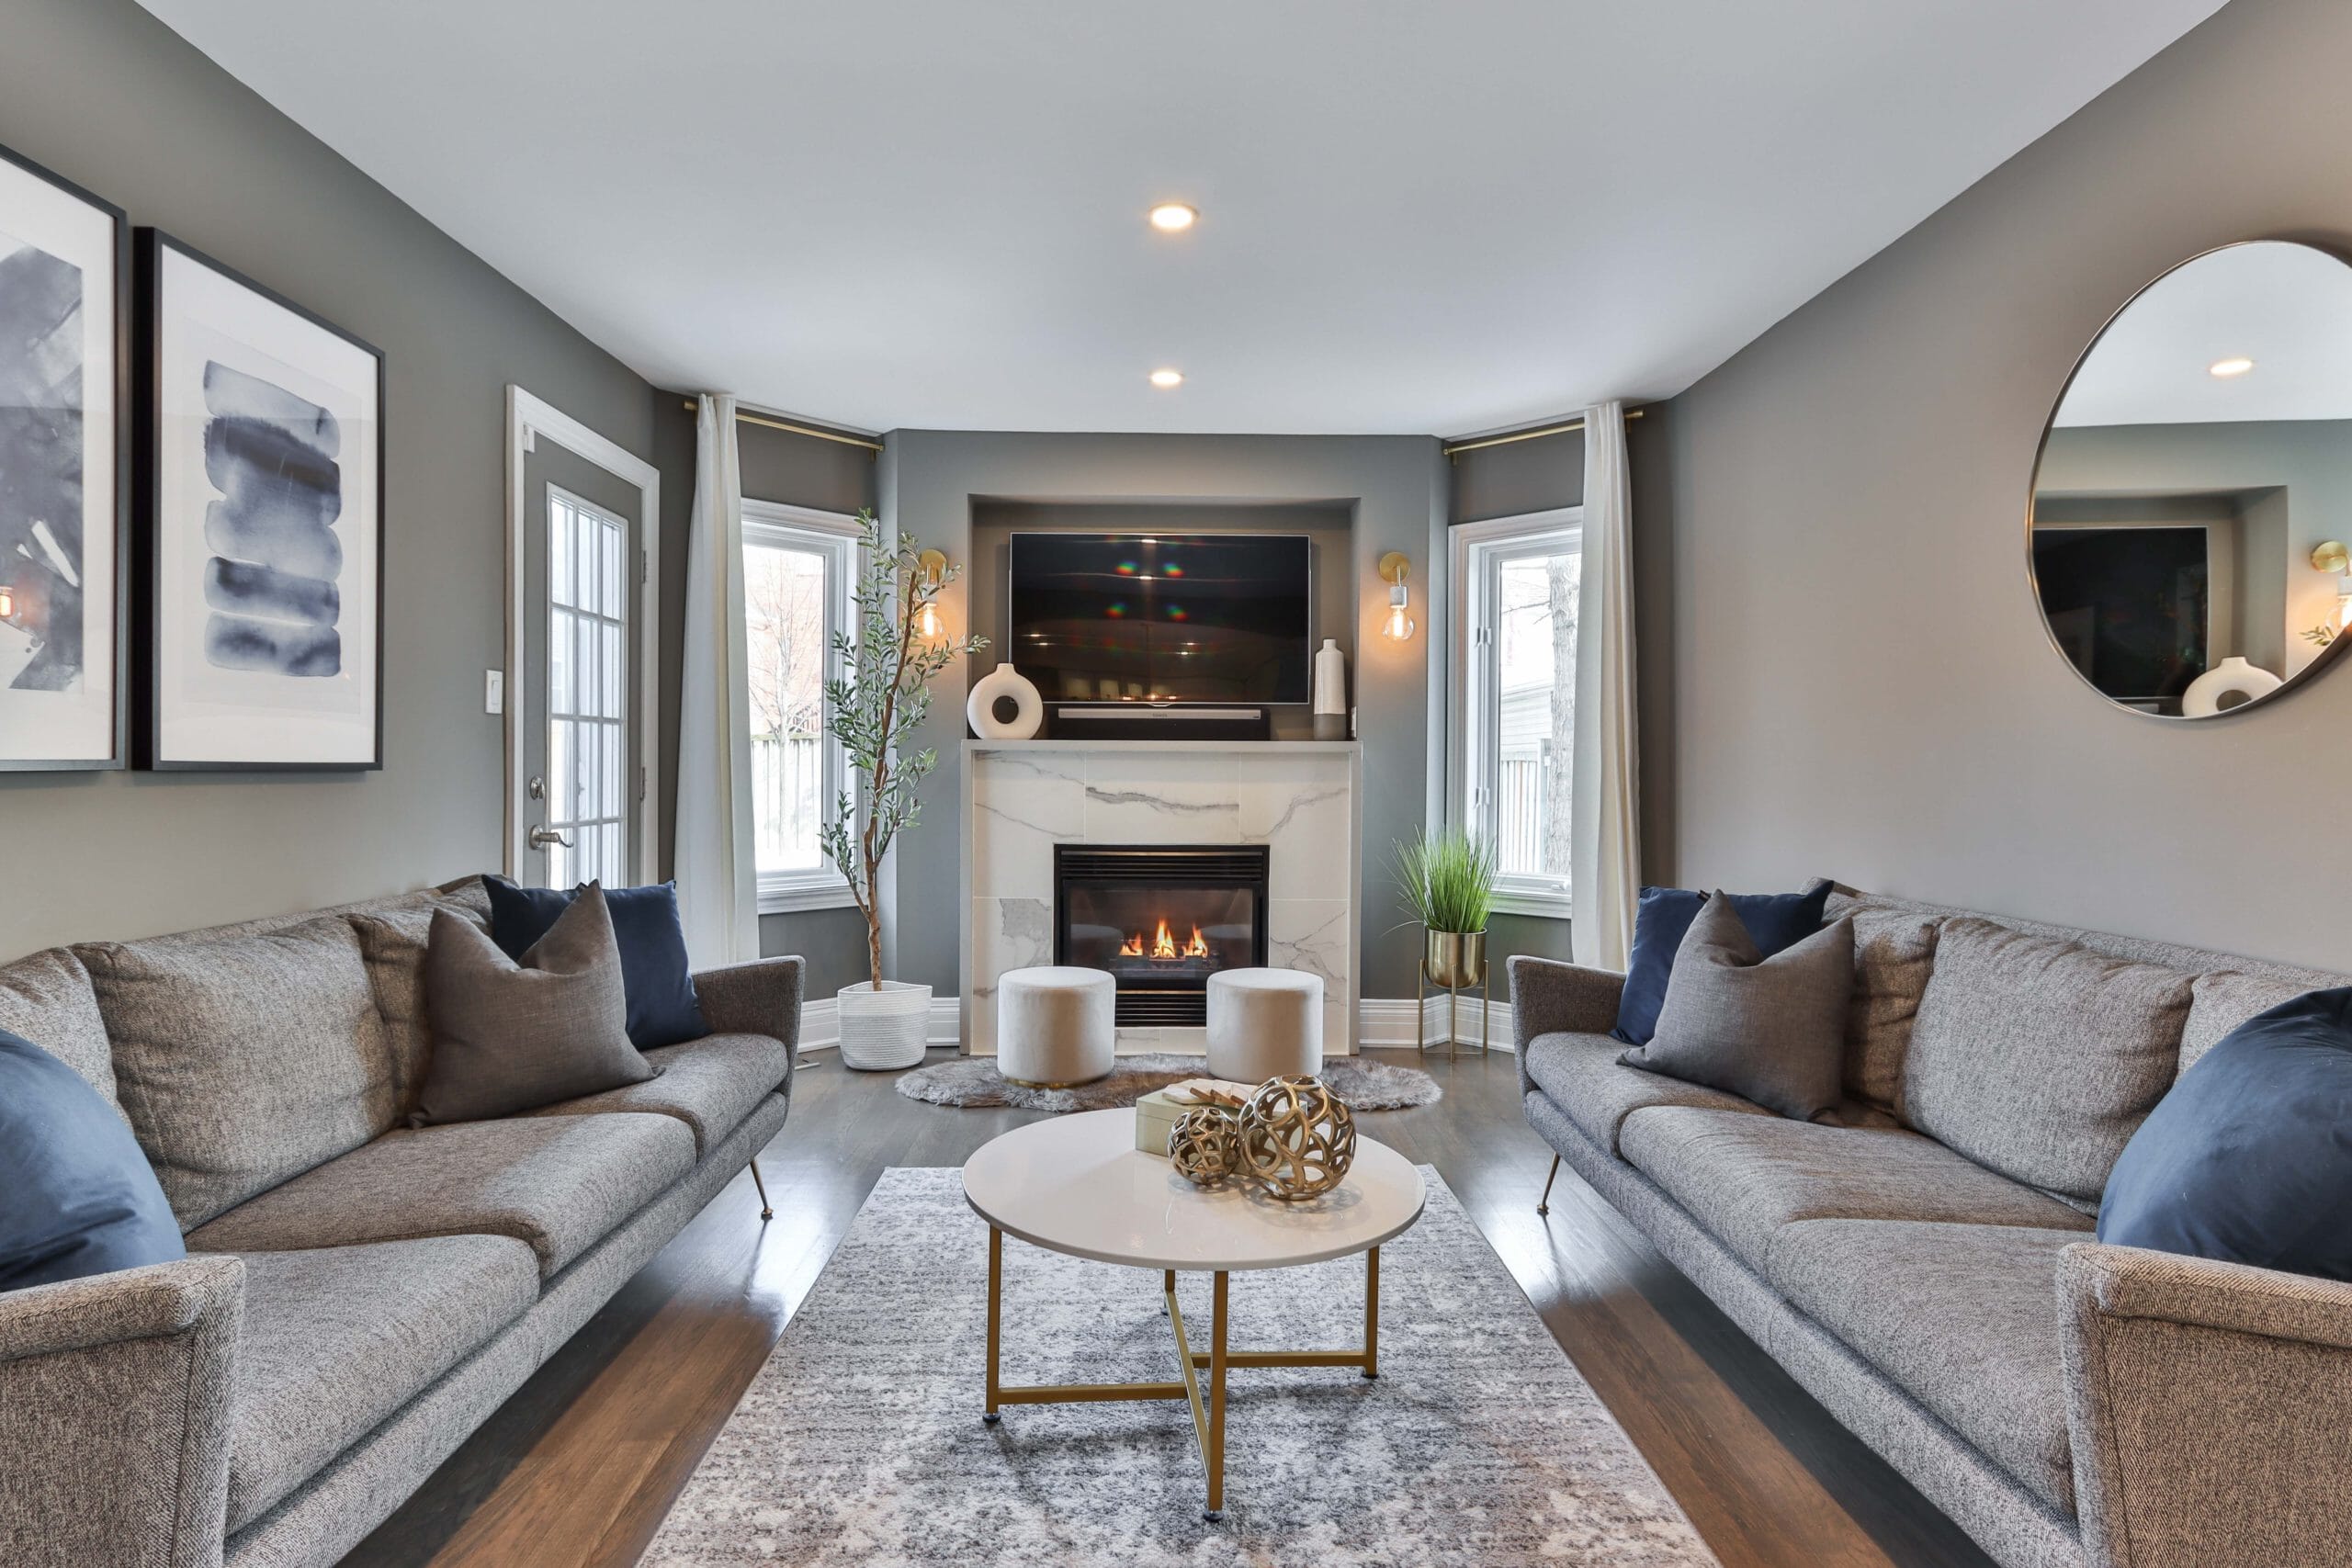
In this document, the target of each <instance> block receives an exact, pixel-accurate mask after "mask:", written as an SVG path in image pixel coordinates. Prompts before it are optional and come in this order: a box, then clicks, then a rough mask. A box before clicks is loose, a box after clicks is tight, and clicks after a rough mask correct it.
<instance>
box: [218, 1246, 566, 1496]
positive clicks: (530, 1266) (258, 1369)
mask: <svg viewBox="0 0 2352 1568" xmlns="http://www.w3.org/2000/svg"><path fill="white" fill-rule="evenodd" d="M242 1256H243V1262H244V1265H245V1312H244V1322H243V1326H242V1327H241V1328H240V1329H239V1330H238V1334H237V1376H236V1379H235V1386H234V1389H233V1391H232V1394H231V1407H230V1435H229V1529H230V1531H231V1532H232V1533H234V1532H235V1531H237V1530H240V1529H243V1528H244V1527H245V1526H247V1525H249V1524H251V1523H252V1522H253V1521H254V1519H256V1518H259V1517H261V1516H262V1515H263V1514H265V1513H266V1512H267V1511H268V1510H269V1509H270V1508H271V1507H272V1506H274V1505H276V1504H277V1502H278V1501H279V1500H280V1499H282V1498H283V1497H285V1496H286V1495H287V1494H288V1493H289V1492H291V1491H293V1490H294V1489H295V1488H296V1487H297V1486H299V1485H300V1484H301V1483H303V1482H304V1481H306V1480H308V1479H309V1478H310V1477H311V1476H312V1475H313V1474H315V1473H317V1472H318V1471H319V1469H320V1468H321V1467H322V1466H323V1465H324V1464H326V1463H327V1461H330V1460H332V1459H334V1457H335V1455H337V1454H339V1453H341V1452H342V1451H343V1450H345V1449H347V1448H349V1447H350V1446H351V1445H352V1444H353V1443H354V1442H356V1441H357V1440H358V1439H359V1438H362V1437H364V1436H366V1435H367V1434H368V1432H370V1431H373V1430H374V1429H375V1428H376V1427H377V1426H378V1425H379V1423H381V1422H382V1421H383V1420H384V1419H385V1417H387V1416H390V1415H391V1414H392V1413H393V1412H394V1411H396V1410H398V1409H400V1407H401V1405H403V1404H407V1403H408V1402H409V1401H410V1400H411V1399H413V1398H414V1397H415V1396H416V1395H417V1394H418V1393H422V1392H423V1391H424V1389H425V1388H426V1387H427V1386H428V1385H429V1384H431V1383H432V1382H434V1380H435V1379H436V1378H438V1377H440V1376H441V1374H442V1373H444V1372H446V1371H448V1370H449V1369H450V1368H452V1367H454V1366H456V1365H457V1364H458V1362H459V1361H461V1360H463V1359H466V1357H467V1356H469V1354H471V1353H472V1352H473V1351H474V1350H476V1349H477V1348H480V1347H481V1346H482V1345H484V1344H486V1343H488V1342H489V1340H490V1338H491V1337H492V1335H494V1334H496V1333H497V1332H498V1331H499V1330H500V1329H502V1328H503V1327H505V1326H506V1325H508V1324H510V1323H513V1322H514V1321H515V1319H516V1318H518V1317H520V1316H522V1315H523V1314H524V1313H525V1312H526V1311H527V1310H528V1309H529V1308H530V1306H531V1305H532V1303H535V1302H537V1300H538V1299H539V1269H538V1259H537V1258H536V1257H535V1256H534V1255H533V1254H532V1251H531V1249H530V1248H529V1247H526V1246H525V1245H524V1244H523V1243H521V1242H519V1241H516V1240H514V1239H512V1238H511V1237H507V1236H496V1235H452V1236H439V1237H435V1238H434V1239H432V1240H429V1241H392V1242H381V1243H378V1244H375V1245H372V1246H366V1247H322V1248H319V1249H317V1250H314V1251H296V1252H249V1253H245V1254H243V1255H242Z"/></svg>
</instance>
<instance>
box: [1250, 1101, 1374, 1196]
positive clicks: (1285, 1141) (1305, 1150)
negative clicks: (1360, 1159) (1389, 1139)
mask: <svg viewBox="0 0 2352 1568" xmlns="http://www.w3.org/2000/svg"><path fill="white" fill-rule="evenodd" d="M1240 1144H1241V1152H1240V1165H1239V1168H1240V1170H1241V1171H1242V1173H1243V1174H1245V1175H1247V1176H1249V1177H1250V1179H1253V1180H1255V1181H1258V1182H1261V1183H1262V1184H1264V1186H1265V1189H1266V1190H1267V1192H1268V1193H1270V1194H1271V1195H1272V1196H1273V1197H1276V1198H1279V1199H1282V1200H1283V1201H1284V1202H1291V1203H1295V1202H1298V1201H1301V1200H1303V1199H1307V1198H1319V1197H1321V1196H1322V1195H1323V1194H1324V1193H1326V1192H1329V1191H1330V1190H1332V1189H1333V1188H1335V1187H1337V1186H1339V1185H1340V1181H1341V1179H1344V1178H1345V1177H1346V1176H1347V1174H1348V1167H1349V1166H1350V1165H1351V1164H1353V1163H1354V1162H1355V1157H1356V1119H1355V1114H1354V1112H1352V1111H1350V1110H1349V1109H1348V1106H1347V1102H1346V1101H1345V1100H1341V1099H1340V1097H1339V1096H1338V1095H1336V1094H1333V1093H1332V1092H1331V1091H1330V1089H1329V1088H1328V1087H1326V1086H1325V1084H1324V1082H1323V1080H1322V1079H1321V1078H1314V1077H1282V1078H1268V1079H1267V1080H1266V1081H1265V1082H1264V1083H1261V1084H1260V1085H1259V1086H1258V1092H1257V1093H1255V1094H1253V1095H1251V1096H1250V1103H1249V1104H1248V1105H1246V1106H1244V1107H1242V1110H1241V1126H1240Z"/></svg>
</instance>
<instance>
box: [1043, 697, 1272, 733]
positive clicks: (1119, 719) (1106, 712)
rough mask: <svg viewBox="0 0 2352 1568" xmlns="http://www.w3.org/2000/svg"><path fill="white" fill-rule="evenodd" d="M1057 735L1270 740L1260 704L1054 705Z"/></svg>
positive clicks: (1269, 725) (1269, 726)
mask: <svg viewBox="0 0 2352 1568" xmlns="http://www.w3.org/2000/svg"><path fill="white" fill-rule="evenodd" d="M1049 706H1050V707H1051V708H1052V711H1053V730H1054V734H1055V735H1056V736H1057V737H1058V738H1060V739H1069V740H1270V739H1272V738H1273V730H1274V721H1273V716H1272V715H1271V714H1270V713H1268V712H1267V711H1266V710H1265V709H1264V708H1261V707H1230V708H1227V707H1214V708H1213V707H1147V706H1144V705H1141V704H1132V703H1069V704H1059V703H1057V704H1050V705H1049Z"/></svg>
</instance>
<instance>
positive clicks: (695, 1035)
mask: <svg viewBox="0 0 2352 1568" xmlns="http://www.w3.org/2000/svg"><path fill="white" fill-rule="evenodd" d="M482 881H483V883H484V884H485V885H487V886H488V887H489V888H490V939H491V940H492V942H496V943H497V944H498V948H499V951H500V952H502V953H505V954H506V956H507V957H509V958H512V959H514V960H515V962H516V963H518V964H519V963H521V962H522V959H523V954H525V953H528V952H529V951H530V950H531V944H532V943H533V942H537V941H538V940H539V938H541V937H543V936H545V935H547V934H548V931H549V930H550V929H551V928H552V927H553V926H554V925H555V923H556V921H557V920H558V919H560V918H561V916H562V914H563V912H564V911H565V910H566V909H569V908H571V900H572V898H573V897H576V895H577V892H578V890H577V889H574V890H573V891H572V892H571V893H565V892H562V891H560V890H559V889H557V888H553V887H518V886H515V884H514V883H512V882H509V881H507V880H506V879H505V878H504V877H503V876H485V877H483V878H482ZM605 908H608V909H610V910H611V911H612V914H613V940H614V941H615V942H617V943H619V944H620V950H621V988H622V989H623V990H625V991H627V992H628V1039H629V1043H630V1044H632V1045H634V1046H636V1047H637V1048H638V1049H639V1050H640V1051H650V1050H652V1049H653V1048H654V1047H655V1046H657V1045H675V1044H677V1043H680V1042H681V1041H686V1040H699V1039H701V1038H702V1037H703V1036H704V1035H706V1034H708V1033H709V1032H710V1025H709V1024H708V1023H707V1022H706V1021H704V1019H703V1016H702V1002H701V1000H700V999H699V998H696V997H695V980H694V974H693V971H692V970H691V969H690V968H689V967H688V966H687V964H686V933H685V929H684V927H682V926H680V925H679V924H678V885H677V884H676V883H674V882H663V883H657V884H655V885H654V886H650V887H607V888H605Z"/></svg>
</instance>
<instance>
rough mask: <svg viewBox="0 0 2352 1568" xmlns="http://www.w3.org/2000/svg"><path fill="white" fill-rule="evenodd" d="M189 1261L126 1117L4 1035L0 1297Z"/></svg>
mask: <svg viewBox="0 0 2352 1568" xmlns="http://www.w3.org/2000/svg"><path fill="white" fill-rule="evenodd" d="M185 1257H187V1247H185V1246H183V1245H182V1244H181V1242H180V1226H179V1221H178V1220H177V1219H175V1218H174V1217H173V1214H172V1206H171V1204H170V1203H168V1202H166V1201H164V1190H163V1189H162V1188H161V1187H158V1186H157V1185H155V1173H154V1171H153V1170H152V1169H150V1168H148V1165H147V1156H145V1155H143V1154H141V1152H140V1150H139V1144H138V1141H137V1140H136V1139H134V1138H133V1137H132V1136H131V1135H130V1128H129V1127H126V1126H125V1125H123V1121H122V1112H121V1111H118V1110H117V1109H116V1108H115V1107H113V1106H111V1105H109V1104H107V1102H106V1101H105V1100H101V1099H99V1098H98V1091H97V1090H96V1089H93V1088H91V1087H90V1085H89V1083H88V1082H87V1081H86V1080H85V1079H84V1078H83V1077H82V1075H81V1074H79V1073H77V1072H75V1071H74V1069H73V1068H71V1067H69V1066H66V1065H65V1064H64V1063H63V1062H62V1061H60V1060H59V1059H58V1058H57V1057H55V1056H53V1055H51V1054H50V1053H49V1052H47V1051H44V1050H42V1049H41V1048H40V1046H38V1045H36V1044H34V1043H32V1042H31V1041H29V1040H27V1039H26V1038H24V1036H22V1035H20V1034H12V1033H10V1032H8V1031H7V1030H5V1029H0V1291H14V1290H20V1289H23V1288H24V1287H26V1286H29V1285H53V1284H57V1283H59V1282H61V1281H62V1280H80V1279H85V1278H86V1277H88V1276H89V1275H92V1274H110V1273H113V1272H114V1271H115V1270H117V1269H139V1268H143V1267H145V1266H146V1265H148V1264H150V1263H172V1262H176V1261H177V1260H178V1259H180V1258H185Z"/></svg>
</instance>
